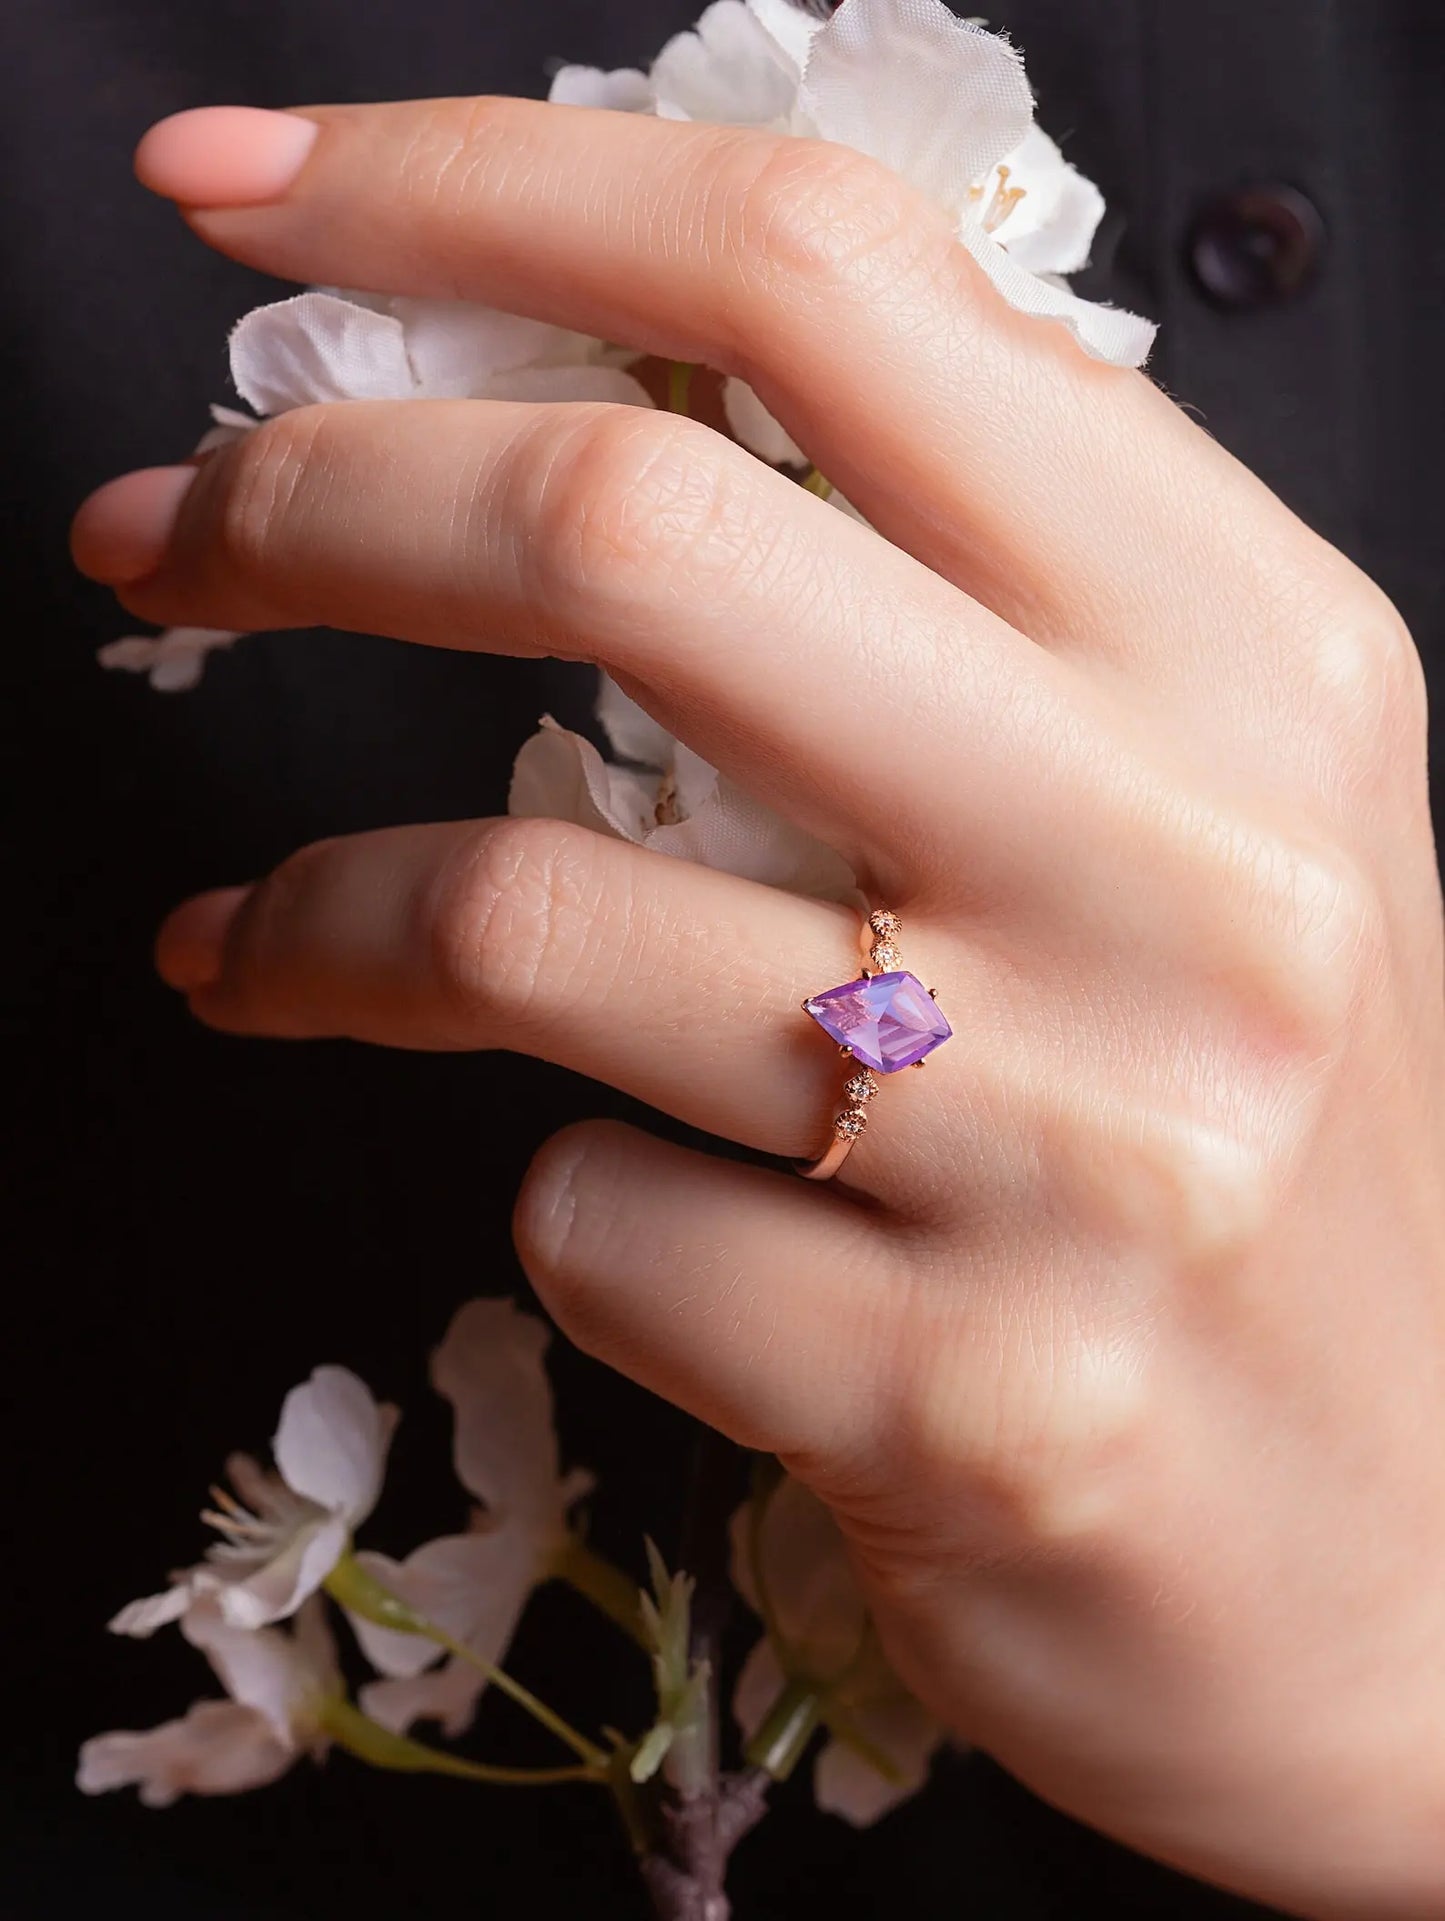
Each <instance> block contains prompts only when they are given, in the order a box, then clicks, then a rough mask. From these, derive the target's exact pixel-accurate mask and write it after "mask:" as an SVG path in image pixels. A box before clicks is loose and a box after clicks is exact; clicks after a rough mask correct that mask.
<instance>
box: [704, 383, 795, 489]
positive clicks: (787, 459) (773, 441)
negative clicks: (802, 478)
mask: <svg viewBox="0 0 1445 1921" xmlns="http://www.w3.org/2000/svg"><path fill="white" fill-rule="evenodd" d="M723 412H724V413H725V414H726V415H727V423H728V426H729V427H730V428H731V429H732V432H733V437H734V438H735V439H736V440H738V441H739V442H740V443H741V444H742V445H743V446H744V447H746V448H747V449H748V451H749V453H754V454H756V455H757V456H758V458H759V460H765V461H767V463H768V465H769V466H770V467H806V466H807V465H808V456H807V455H806V454H805V453H804V452H803V450H802V448H801V447H800V446H799V445H798V443H797V441H796V440H794V439H793V437H792V435H791V434H790V433H789V432H788V431H787V429H786V428H784V427H781V426H779V424H778V422H777V421H776V420H774V418H773V416H772V415H771V414H770V413H769V412H768V410H767V408H766V407H765V406H764V405H763V403H762V401H761V400H759V399H758V397H757V395H756V394H755V393H754V392H753V390H752V388H751V387H750V386H749V385H748V383H747V382H746V381H745V380H739V379H738V377H737V375H736V374H729V375H728V377H727V379H726V380H725V381H724V382H723Z"/></svg>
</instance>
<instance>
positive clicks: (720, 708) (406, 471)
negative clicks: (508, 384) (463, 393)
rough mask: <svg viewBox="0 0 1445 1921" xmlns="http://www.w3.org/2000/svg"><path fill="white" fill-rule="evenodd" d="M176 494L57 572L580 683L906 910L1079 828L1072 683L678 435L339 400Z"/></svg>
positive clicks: (143, 609)
mask: <svg viewBox="0 0 1445 1921" xmlns="http://www.w3.org/2000/svg"><path fill="white" fill-rule="evenodd" d="M180 480H181V483H182V484H184V486H185V492H184V494H183V497H182V498H181V499H180V501H179V505H178V510H177V517H176V519H175V522H174V525H173V527H172V528H170V529H169V530H166V529H159V530H157V529H154V528H152V529H149V530H142V529H140V528H138V527H137V526H136V525H134V524H132V518H131V517H132V515H133V514H134V513H135V512H137V511H138V510H139V511H142V512H153V511H154V509H155V505H156V492H157V488H156V485H154V484H152V482H151V479H150V477H148V476H135V475H131V476H127V477H126V478H125V479H124V480H121V481H117V482H112V483H111V485H110V486H109V487H107V488H103V489H102V490H101V491H100V493H98V494H96V495H94V496H92V498H91V500H90V501H89V502H88V503H87V504H86V506H85V507H84V508H82V510H81V513H80V515H79V517H78V519H77V521H76V526H75V531H74V548H75V553H76V558H77V561H78V562H79V564H80V565H81V567H82V568H83V569H85V570H86V571H87V572H90V573H92V574H94V575H96V576H97V577H98V578H101V579H105V580H109V581H111V582H112V583H117V582H121V581H127V580H128V581H129V582H130V584H129V585H128V586H127V587H126V588H125V590H124V593H123V599H124V601H125V604H126V606H127V607H129V608H130V609H131V611H132V612H134V613H136V614H139V615H141V616H142V617H143V618H145V619H148V620H155V621H159V622H161V623H163V624H170V625H182V626H204V627H214V628H231V629H240V630H252V629H256V628H265V627H272V628H289V627H296V626H308V625H325V626H334V627H350V628H355V629H359V630H361V631H365V632H382V633H390V634H393V635H397V636H400V637H402V638H407V639H412V640H418V641H422V642H426V643H430V644H432V645H440V646H449V647H463V648H481V649H486V650H488V651H492V652H503V653H518V652H520V653H537V652H541V653H551V654H561V655H564V656H574V657H575V656H577V655H582V656H585V657H586V658H588V659H591V660H595V661H598V662H600V663H601V664H603V665H605V666H606V667H608V668H609V669H611V670H613V671H615V672H617V673H618V674H619V675H620V676H621V677H623V678H624V679H625V680H627V681H629V682H631V683H633V684H634V685H637V686H638V687H639V689H640V691H641V695H642V698H643V702H644V705H646V706H647V707H648V708H649V709H650V710H651V711H652V712H653V713H654V715H655V716H656V718H658V719H659V720H661V721H662V722H663V723H664V724H665V725H667V726H668V727H670V728H671V730H672V732H673V733H675V734H676V735H678V736H679V737H680V738H682V739H684V740H685V741H687V743H688V745H689V746H691V747H692V748H694V749H695V750H696V751H697V752H699V753H701V754H702V755H704V756H705V757H706V758H707V759H708V760H709V761H711V762H712V763H713V764H714V765H716V766H718V767H720V768H722V769H723V770H724V771H725V772H727V773H729V774H731V775H732V776H733V777H734V778H735V779H736V780H738V782H739V783H740V784H741V785H742V786H743V787H744V788H745V789H746V790H747V791H748V792H749V793H751V794H752V795H754V797H755V798H757V799H759V800H761V801H764V802H766V803H768V804H770V805H772V806H774V807H776V808H777V809H778V810H779V811H780V812H782V813H784V814H786V815H787V816H788V817H789V818H791V819H792V820H794V821H795V822H796V823H797V824H798V825H800V826H801V827H803V828H805V829H806V830H807V831H809V832H810V833H812V834H814V835H815V836H816V837H817V838H819V839H820V840H823V841H824V842H826V843H827V844H828V845H830V846H832V847H835V848H836V849H837V850H838V851H839V852H840V853H842V854H844V855H845V856H847V857H848V858H849V860H850V861H851V863H852V865H853V866H854V868H855V870H856V871H858V872H859V873H860V875H862V876H864V877H866V878H867V879H868V880H869V881H871V882H872V884H873V886H874V888H875V889H877V890H878V891H880V892H882V893H884V894H886V895H887V896H888V897H889V898H892V899H894V900H896V901H897V902H898V904H899V905H900V907H902V908H905V909H906V907H907V905H908V903H909V902H911V900H912V899H913V898H914V897H915V895H916V892H917V890H918V889H919V888H920V887H925V888H926V887H928V886H929V884H930V883H931V882H933V881H935V880H941V879H943V878H944V877H949V876H952V875H953V874H954V873H955V872H956V871H957V869H958V868H959V866H960V862H961V857H962V851H963V848H964V847H965V846H966V847H967V864H968V869H969V873H970V875H971V878H972V881H973V883H974V884H975V885H977V884H979V883H981V882H983V881H984V879H985V877H986V875H987V873H988V872H989V871H990V870H992V871H993V872H994V873H995V874H996V876H997V878H998V881H999V884H1001V885H1006V884H1017V882H1018V880H1019V878H1020V877H1021V876H1022V875H1023V874H1025V873H1027V872H1028V871H1029V870H1030V869H1032V868H1034V867H1036V865H1037V862H1038V860H1039V858H1040V848H1041V846H1043V845H1044V844H1045V843H1044V840H1043V838H1042V837H1043V835H1044V834H1045V832H1046V831H1047V834H1048V842H1047V844H1048V845H1050V846H1057V843H1058V828H1057V825H1054V826H1052V827H1049V826H1048V822H1049V819H1050V818H1052V819H1054V820H1055V821H1056V820H1057V819H1068V818H1070V809H1069V806H1068V804H1067V796H1066V794H1065V792H1064V790H1065V789H1066V788H1067V787H1068V786H1069V785H1070V784H1071V783H1075V782H1077V781H1078V780H1079V779H1080V778H1081V776H1080V767H1081V762H1082V761H1083V760H1084V759H1086V758H1087V755H1086V753H1085V751H1084V749H1083V746H1082V738H1083V737H1082V736H1081V732H1080V728H1079V725H1078V719H1079V707H1080V703H1081V702H1082V703H1083V704H1084V705H1085V706H1097V705H1098V697H1097V695H1094V694H1092V693H1091V691H1090V690H1089V689H1088V687H1087V686H1086V685H1085V684H1084V683H1083V681H1082V676H1081V675H1080V674H1079V672H1078V670H1077V669H1076V668H1074V667H1073V666H1071V665H1070V664H1069V663H1068V662H1066V661H1064V660H1061V659H1059V658H1057V657H1055V656H1052V655H1050V654H1048V653H1046V652H1044V651H1043V650H1042V649H1039V648H1037V647H1033V646H1031V645H1030V644H1029V643H1028V642H1027V641H1025V640H1024V639H1023V638H1022V636H1020V635H1019V634H1017V633H1015V632H1014V630H1013V629H1012V628H1010V627H1008V626H1007V625H1006V624H1005V623H1004V622H1002V621H1001V620H999V619H998V618H997V617H996V616H995V615H993V614H990V613H988V612H987V611H986V610H985V609H983V608H981V607H979V606H978V605H977V604H975V603H973V602H971V601H969V600H967V599H965V598H964V596H962V595H961V594H960V593H959V592H958V590H957V589H956V588H953V587H951V586H950V585H948V583H946V582H944V581H942V580H940V579H939V578H938V576H937V575H935V574H933V573H931V572H930V571H929V570H928V569H927V568H925V567H923V566H922V565H921V564H920V563H919V562H918V561H916V560H914V559H912V558H911V557H910V556H909V555H907V554H904V553H902V552H901V551H899V550H898V549H897V548H894V547H892V546H890V545H889V544H888V543H887V542H886V541H884V540H882V539H880V538H879V537H878V535H876V534H875V533H873V532H872V531H871V530H870V529H869V528H866V527H864V526H861V525H860V524H858V523H857V522H855V521H853V520H851V519H850V518H849V517H848V516H846V515H843V514H840V513H838V512H837V511H836V510H835V509H833V508H831V507H829V506H827V505H826V504H825V503H823V502H821V501H819V500H817V499H815V498H814V497H813V496H812V495H811V494H809V493H808V492H807V491H806V490H805V489H803V488H800V487H798V486H796V485H794V484H793V483H792V482H791V481H789V480H787V479H786V478H784V477H783V476H781V475H778V474H775V473H773V472H771V471H770V470H768V469H767V468H765V467H764V466H762V464H761V463H760V462H758V461H756V460H753V459H752V458H751V457H750V456H749V455H747V454H745V453H743V452H742V451H741V450H740V449H738V448H736V447H734V446H733V445H732V444H731V443H729V442H728V441H726V440H725V439H724V438H723V437H722V436H721V435H719V434H715V433H713V432H711V430H709V429H707V428H705V427H702V426H699V425H698V424H697V423H695V422H691V421H684V420H678V419H675V418H673V417H671V416H667V415H661V414H655V413H652V412H650V411H648V410H645V409H641V408H632V407H606V406H598V405H593V404H583V403H573V404H569V405H554V406H549V407H533V406H527V405H522V404H519V403H514V402H502V401H374V402H361V401H354V402H349V403H346V404H345V405H335V406H330V407H313V408H303V409H298V410H297V411H295V412H293V413H289V414H284V415H282V416H280V417H279V418H278V419H276V420H273V421H270V422H267V423H265V424H263V425H262V426H261V427H259V428H258V429H257V430H256V431H255V432H254V433H252V434H249V435H247V436H246V437H245V439H244V440H242V441H240V442H238V443H236V444H235V445H233V446H230V447H227V448H223V449H222V450H220V451H219V452H218V453H216V454H213V455H212V456H211V457H210V458H209V459H207V460H206V461H205V462H204V463H203V465H202V466H201V467H200V469H199V470H198V471H196V472H195V474H194V476H193V477H191V478H190V479H189V480H186V478H185V476H184V475H181V476H180ZM1097 718H1099V717H1098V716H1097V715H1096V719H1097ZM1042 768H1046V769H1047V778H1046V779H1041V778H1040V774H1041V769H1042ZM884 793H886V796H887V805H886V806H880V804H879V802H880V795H882V794H884ZM945 794H946V795H947V806H946V807H944V806H941V805H940V796H941V795H945ZM1000 795H1009V796H1011V797H1012V800H1011V804H1010V805H1009V806H1008V807H1006V808H1005V807H1000V805H999V797H1000ZM1075 798H1076V799H1077V796H1076V797H1075Z"/></svg>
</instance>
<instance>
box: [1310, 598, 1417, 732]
mask: <svg viewBox="0 0 1445 1921" xmlns="http://www.w3.org/2000/svg"><path fill="white" fill-rule="evenodd" d="M1312 667H1313V672H1312V676H1311V678H1312V684H1313V691H1314V694H1315V697H1316V699H1317V700H1319V701H1320V702H1321V703H1322V704H1323V705H1324V706H1325V708H1326V710H1327V711H1328V713H1329V714H1330V716H1331V717H1332V719H1333V722H1334V725H1335V728H1336V729H1337V730H1338V731H1340V732H1341V733H1343V735H1344V736H1345V738H1346V739H1347V740H1349V741H1352V742H1359V743H1361V744H1363V745H1364V746H1365V747H1366V748H1367V749H1368V750H1369V752H1370V755H1371V757H1372V758H1373V757H1376V756H1378V757H1381V758H1384V759H1387V760H1391V761H1393V760H1394V759H1395V757H1396V756H1397V755H1398V752H1399V749H1400V747H1401V745H1402V743H1403V742H1406V741H1410V742H1413V741H1422V742H1423V740H1424V737H1425V731H1426V722H1427V709H1428V698H1427V693H1426V683H1425V670H1424V666H1423V663H1422V662H1421V659H1420V653H1419V650H1418V648H1417V647H1416V646H1415V642H1414V639H1413V637H1412V636H1411V634H1410V630H1409V628H1408V627H1407V626H1406V625H1405V622H1404V620H1403V619H1402V618H1401V616H1400V614H1399V612H1398V610H1397V609H1396V608H1395V606H1394V604H1393V603H1392V602H1391V601H1390V600H1389V598H1388V597H1387V596H1386V595H1385V594H1384V593H1382V592H1381V591H1380V589H1379V588H1377V587H1375V586H1374V585H1373V583H1372V582H1370V581H1368V580H1365V579H1364V578H1363V577H1361V578H1359V579H1358V581H1357V582H1356V584H1355V589H1354V591H1353V592H1352V593H1351V594H1350V595H1349V596H1348V597H1347V599H1346V600H1345V601H1344V602H1343V603H1342V604H1341V603H1337V604H1336V606H1335V607H1334V609H1333V610H1332V617H1331V620H1330V623H1329V628H1328V631H1327V633H1326V634H1325V636H1324V637H1323V638H1322V639H1321V641H1320V642H1319V643H1318V644H1317V646H1316V649H1315V654H1314V660H1313V662H1312Z"/></svg>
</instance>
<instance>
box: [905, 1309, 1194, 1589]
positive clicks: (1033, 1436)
mask: <svg viewBox="0 0 1445 1921" xmlns="http://www.w3.org/2000/svg"><path fill="white" fill-rule="evenodd" d="M1059 1321H1060V1316H1059V1307H1058V1303H1057V1301H1054V1300H1051V1299H1050V1297H1049V1294H1048V1291H1047V1290H1045V1291H1044V1293H1042V1294H1041V1295H1039V1296H1038V1297H1037V1298H1036V1299H1034V1300H1032V1301H1030V1302H1028V1303H1024V1304H1016V1305H1015V1306H1013V1307H1012V1308H1008V1307H1003V1306H1001V1307H1000V1309H999V1325H998V1326H997V1328H996V1329H995V1334H996V1337H997V1340H998V1343H999V1344H998V1345H997V1346H996V1347H994V1348H993V1349H992V1350H991V1351H993V1352H994V1353H995V1355H996V1357H997V1360H996V1365H995V1370H994V1376H993V1380H994V1386H993V1391H992V1392H991V1393H990V1394H988V1395H986V1396H983V1395H980V1394H979V1393H978V1391H977V1390H978V1375H979V1369H978V1366H977V1356H976V1347H977V1341H978V1334H979V1330H978V1329H977V1328H972V1329H967V1328H958V1329H956V1330H954V1331H952V1332H950V1331H949V1330H948V1329H947V1328H945V1329H942V1330H940V1329H937V1328H935V1329H934V1330H933V1333H932V1337H931V1338H930V1339H928V1340H926V1341H924V1342H922V1343H920V1345H919V1347H918V1349H917V1351H916V1353H915V1354H914V1356H913V1357H912V1364H911V1366H910V1367H909V1368H908V1370H907V1371H906V1373H904V1374H903V1375H901V1376H900V1386H901V1392H900V1394H899V1398H898V1401H897V1406H896V1412H895V1418H894V1422H893V1428H894V1445H895V1448H896V1449H898V1450H900V1454H899V1455H898V1456H896V1457H895V1458H896V1461H897V1466H898V1468H899V1469H900V1470H901V1471H903V1472H905V1473H906V1474H907V1476H908V1480H907V1482H906V1483H905V1484H906V1485H909V1486H910V1487H912V1488H913V1489H915V1490H916V1492H917V1494H918V1495H919V1496H921V1497H922V1499H923V1500H924V1502H925V1503H926V1504H927V1505H929V1506H932V1505H934V1504H935V1503H936V1502H938V1501H941V1500H947V1501H948V1503H949V1505H950V1507H951V1508H952V1509H953V1511H954V1513H955V1514H956V1515H957V1516H959V1518H960V1519H962V1521H963V1524H964V1525H965V1527H966V1528H967V1530H968V1533H969V1534H970V1535H971V1536H972V1538H973V1540H974V1542H975V1543H976V1544H977V1545H978V1546H979V1547H980V1548H983V1549H984V1550H985V1551H987V1550H988V1549H994V1550H997V1551H1000V1552H1004V1553H1011V1552H1013V1551H1016V1550H1017V1549H1018V1548H1020V1547H1024V1548H1030V1549H1033V1548H1066V1547H1073V1546H1078V1545H1081V1544H1083V1543H1085V1542H1098V1541H1101V1540H1104V1539H1106V1538H1108V1537H1109V1536H1111V1535H1112V1534H1113V1533H1115V1532H1116V1531H1117V1529H1118V1527H1119V1525H1120V1521H1121V1516H1122V1514H1123V1511H1124V1507H1125V1503H1126V1500H1127V1489H1128V1486H1129V1484H1130V1480H1131V1476H1132V1474H1133V1472H1134V1470H1135V1468H1136V1466H1137V1464H1138V1462H1139V1461H1140V1460H1142V1459H1144V1458H1147V1453H1148V1445H1149V1441H1148V1437H1149V1431H1150V1428H1151V1425H1152V1421H1153V1410H1154V1406H1155V1400H1156V1395H1155V1389H1154V1370H1153V1367H1152V1365H1151V1362H1150V1358H1149V1349H1148V1346H1147V1343H1146V1342H1145V1341H1144V1340H1142V1339H1140V1338H1138V1337H1137V1336H1136V1335H1132V1334H1126V1333H1122V1332H1121V1331H1120V1330H1119V1329H1117V1328H1111V1329H1108V1330H1105V1329H1103V1328H1099V1329H1094V1330H1088V1329H1085V1328H1084V1327H1082V1326H1079V1325H1073V1326H1068V1327H1065V1326H1061V1325H1060V1324H1059ZM895 1478H896V1477H895Z"/></svg>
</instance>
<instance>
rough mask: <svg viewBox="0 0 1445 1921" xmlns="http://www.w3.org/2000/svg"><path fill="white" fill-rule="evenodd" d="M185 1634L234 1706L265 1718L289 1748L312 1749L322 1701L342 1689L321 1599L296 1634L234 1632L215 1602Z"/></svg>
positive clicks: (307, 1609) (308, 1608)
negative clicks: (313, 1722) (312, 1722)
mask: <svg viewBox="0 0 1445 1921" xmlns="http://www.w3.org/2000/svg"><path fill="white" fill-rule="evenodd" d="M181 1631H182V1633H183V1634H184V1635H185V1637H186V1639H187V1640H188V1641H189V1642H190V1643H191V1645H192V1646H193V1647H197V1648H199V1649H200V1650H201V1652H202V1653H203V1654H204V1655H205V1656H206V1659H207V1660H208V1661H209V1662H210V1664H211V1666H212V1667H213V1668H214V1669H215V1671H216V1674H217V1676H218V1677H219V1679H220V1681H221V1684H222V1686H223V1687H224V1688H225V1690H226V1692H227V1694H229V1695H230V1697H231V1699H232V1700H233V1701H239V1702H240V1703H241V1705H242V1706H243V1707H247V1708H252V1709H254V1710H255V1711H256V1712H257V1713H258V1714H262V1715H264V1716H265V1717H266V1720H267V1721H268V1722H269V1723H270V1726H271V1730H272V1732H273V1733H274V1734H275V1736H276V1739H277V1740H278V1741H280V1742H282V1743H283V1744H284V1745H286V1746H287V1747H289V1748H292V1749H295V1748H298V1747H301V1746H305V1745H309V1743H310V1738H311V1732H312V1730H311V1727H310V1726H309V1725H308V1723H309V1722H310V1720H311V1717H312V1716H313V1714H314V1710H315V1704H316V1702H317V1701H318V1700H319V1698H320V1697H321V1696H322V1695H324V1694H326V1693H328V1692H330V1691H332V1690H333V1689H335V1688H337V1687H339V1685H340V1677H339V1674H338V1672H337V1667H336V1643H335V1641H334V1639H333V1637H332V1634H331V1630H330V1628H329V1627H328V1626H327V1624H326V1612H325V1608H324V1607H323V1605H322V1603H321V1602H320V1601H319V1600H317V1599H315V1598H313V1599H311V1600H310V1601H308V1602H307V1604H306V1605H305V1606H304V1607H303V1608H302V1610H301V1612H300V1614H299V1615H298V1617H297V1622H296V1631H295V1633H291V1634H288V1633H284V1632H282V1631H281V1630H280V1629H279V1628H271V1627H265V1628H258V1629H248V1628H238V1627H232V1626H231V1625H230V1624H229V1623H228V1622H227V1621H226V1619H225V1617H224V1615H223V1613H222V1610H221V1608H220V1606H219V1605H218V1604H217V1603H216V1602H215V1601H214V1600H211V1601H207V1602H203V1603H202V1604H201V1605H199V1606H196V1607H193V1608H192V1609H191V1611H190V1612H189V1614H188V1615H187V1616H186V1618H185V1620H184V1621H183V1622H182V1624H181Z"/></svg>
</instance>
